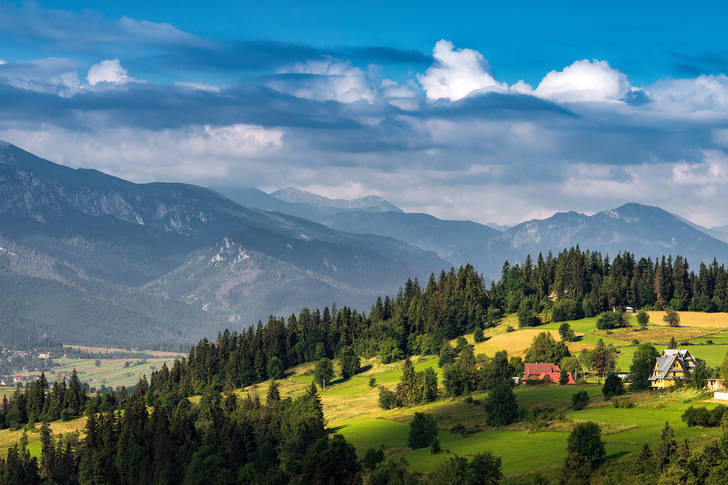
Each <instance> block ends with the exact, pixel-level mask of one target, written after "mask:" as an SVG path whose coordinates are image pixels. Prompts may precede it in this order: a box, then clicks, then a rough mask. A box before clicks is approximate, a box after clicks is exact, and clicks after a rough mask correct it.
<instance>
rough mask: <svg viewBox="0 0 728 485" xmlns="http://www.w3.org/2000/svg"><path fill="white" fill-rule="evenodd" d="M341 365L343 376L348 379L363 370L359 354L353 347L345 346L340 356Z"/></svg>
mask: <svg viewBox="0 0 728 485" xmlns="http://www.w3.org/2000/svg"><path fill="white" fill-rule="evenodd" d="M339 365H340V366H341V377H343V378H344V379H348V378H349V377H351V376H353V375H354V374H358V373H359V371H360V370H361V361H360V360H359V356H357V355H356V354H355V353H354V350H353V349H352V348H351V347H344V348H343V349H342V351H341V355H340V356H339Z"/></svg>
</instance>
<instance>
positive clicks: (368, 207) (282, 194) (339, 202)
mask: <svg viewBox="0 0 728 485" xmlns="http://www.w3.org/2000/svg"><path fill="white" fill-rule="evenodd" d="M270 195H272V196H273V197H275V198H277V199H280V200H284V201H286V202H292V203H296V204H308V205H312V206H314V207H329V208H333V209H347V210H363V211H367V212H402V210H401V209H400V208H399V207H397V206H395V205H394V204H392V203H390V202H388V201H386V200H384V199H383V198H381V197H379V196H377V195H367V196H365V197H360V198H358V199H329V198H328V197H324V196H322V195H318V194H313V193H311V192H306V191H304V190H298V189H294V188H292V187H287V188H284V189H280V190H276V191H275V192H273V193H271V194H270Z"/></svg>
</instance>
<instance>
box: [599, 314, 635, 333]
mask: <svg viewBox="0 0 728 485" xmlns="http://www.w3.org/2000/svg"><path fill="white" fill-rule="evenodd" d="M628 326H629V323H627V318H626V317H625V314H624V312H604V313H602V314H601V315H599V318H598V319H597V328H598V329H599V330H611V329H614V328H622V327H628Z"/></svg>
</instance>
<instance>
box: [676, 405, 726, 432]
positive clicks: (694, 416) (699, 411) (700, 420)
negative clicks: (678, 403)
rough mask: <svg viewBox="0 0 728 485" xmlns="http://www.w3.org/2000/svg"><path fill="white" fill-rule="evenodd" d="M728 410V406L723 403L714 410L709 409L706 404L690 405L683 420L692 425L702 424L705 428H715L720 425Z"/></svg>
mask: <svg viewBox="0 0 728 485" xmlns="http://www.w3.org/2000/svg"><path fill="white" fill-rule="evenodd" d="M727 410H728V408H727V407H726V406H724V405H722V404H719V405H718V406H716V407H715V408H713V410H709V409H708V408H706V407H705V406H702V407H699V408H694V407H692V406H690V407H689V408H687V409H686V410H685V412H684V413H683V415H682V420H683V422H684V423H685V424H686V425H688V426H690V427H692V426H702V427H704V428H714V427H716V426H720V424H721V422H722V421H723V415H724V414H725V413H726V411H727Z"/></svg>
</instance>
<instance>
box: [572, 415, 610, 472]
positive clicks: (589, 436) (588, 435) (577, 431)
mask: <svg viewBox="0 0 728 485" xmlns="http://www.w3.org/2000/svg"><path fill="white" fill-rule="evenodd" d="M566 443H567V445H566V451H568V452H569V453H579V454H580V455H582V456H583V457H584V458H586V460H587V461H588V462H589V463H590V464H591V466H592V467H593V468H594V467H597V466H599V465H601V464H602V463H603V462H604V459H605V457H606V452H605V450H604V441H603V440H602V430H601V429H600V428H599V425H597V424H596V423H592V422H588V423H578V424H577V425H576V426H574V429H573V430H572V431H571V434H569V438H568V440H567V442H566Z"/></svg>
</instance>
